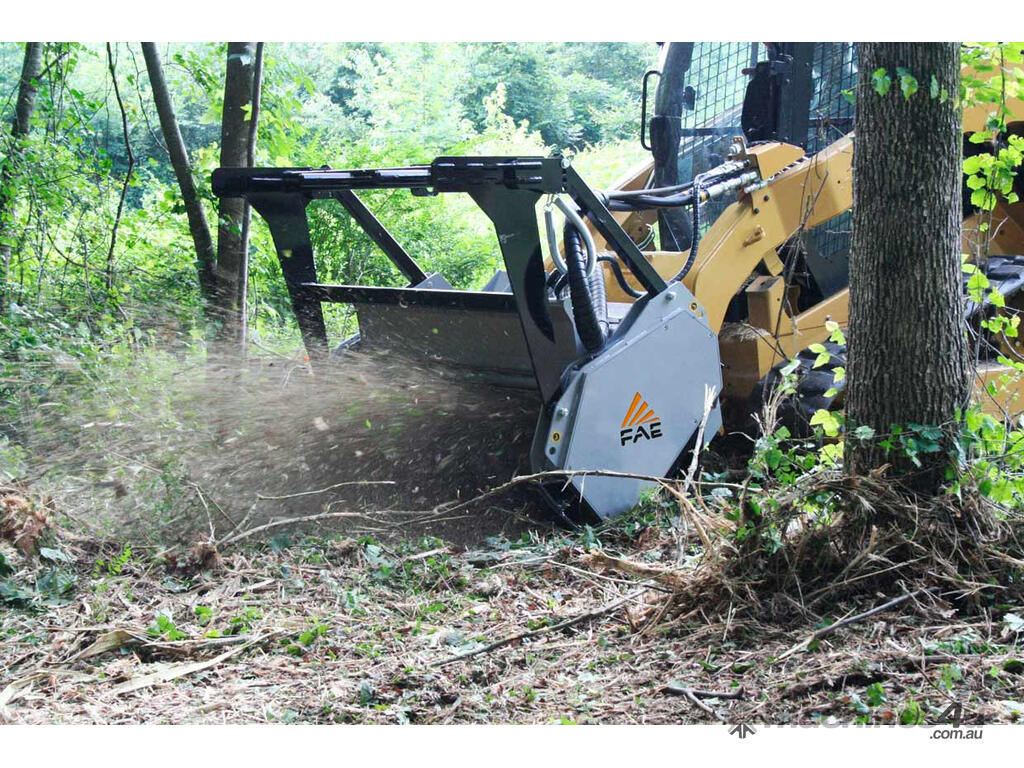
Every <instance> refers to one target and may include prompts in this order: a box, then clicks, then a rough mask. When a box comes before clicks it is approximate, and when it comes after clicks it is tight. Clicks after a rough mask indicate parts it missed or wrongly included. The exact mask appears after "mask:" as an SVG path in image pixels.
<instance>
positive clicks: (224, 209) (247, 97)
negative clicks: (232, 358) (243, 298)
mask: <svg viewBox="0 0 1024 768" xmlns="http://www.w3.org/2000/svg"><path fill="white" fill-rule="evenodd" d="M255 63H256V43H228V60H227V69H226V72H225V75H224V111H223V115H222V116H221V134H220V164H221V167H224V168H244V167H246V166H248V164H249V136H250V121H249V119H248V117H249V114H248V113H249V109H248V107H249V105H250V103H251V102H252V96H253V81H254V77H253V75H254V73H255ZM245 214H246V206H245V201H244V200H242V199H241V198H222V199H221V201H220V209H219V226H218V229H217V281H218V283H219V293H220V297H219V299H218V306H219V309H220V310H221V316H222V322H223V324H222V326H221V330H220V333H219V334H218V336H219V338H220V340H222V341H225V342H236V341H239V342H240V341H241V330H242V312H243V311H244V307H243V306H241V305H240V304H239V296H240V295H244V294H243V293H242V291H243V290H244V289H243V287H242V286H241V285H240V283H241V282H242V276H243V275H244V273H245V264H246V257H247V255H248V254H247V253H246V250H247V249H248V243H247V242H246V237H245V236H246V235H247V227H246V226H245Z"/></svg>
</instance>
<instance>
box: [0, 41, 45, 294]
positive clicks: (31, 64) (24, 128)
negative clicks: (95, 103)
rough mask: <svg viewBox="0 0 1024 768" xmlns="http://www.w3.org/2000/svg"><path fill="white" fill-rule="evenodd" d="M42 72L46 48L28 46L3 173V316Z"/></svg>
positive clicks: (0, 245)
mask: <svg viewBox="0 0 1024 768" xmlns="http://www.w3.org/2000/svg"><path fill="white" fill-rule="evenodd" d="M42 70H43V44H42V43H25V59H24V62H23V63H22V67H21V80H20V81H19V83H18V102H17V105H16V106H15V109H14V121H13V122H12V124H11V145H10V150H9V151H8V153H7V160H6V161H5V162H4V166H3V170H2V171H0V313H3V312H4V311H5V309H6V306H7V279H8V275H9V273H10V268H11V243H10V239H11V227H10V220H11V218H12V217H13V213H14V212H13V210H12V209H13V207H14V197H15V190H14V178H15V173H16V165H17V163H18V162H19V160H20V158H21V151H22V148H23V142H24V138H25V137H26V136H28V132H29V130H30V129H31V127H32V113H33V112H34V111H35V108H36V95H37V94H38V93H39V83H38V81H37V79H38V77H39V75H40V73H41V72H42Z"/></svg>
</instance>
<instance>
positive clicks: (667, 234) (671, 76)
mask: <svg viewBox="0 0 1024 768" xmlns="http://www.w3.org/2000/svg"><path fill="white" fill-rule="evenodd" d="M666 45H668V46H669V48H668V51H666V54H665V62H664V64H662V68H661V77H660V78H658V90H657V92H656V95H655V97H654V117H653V118H651V154H652V155H654V186H655V187H671V186H675V185H676V184H678V183H679V137H680V131H681V128H682V115H683V88H684V86H685V84H686V83H685V80H686V73H687V72H688V71H689V70H690V61H691V59H692V57H693V43H666ZM658 234H659V235H660V237H661V248H662V250H665V251H685V250H686V249H688V248H689V247H690V244H691V241H692V233H691V232H690V220H689V218H688V217H687V216H686V214H684V213H683V212H682V211H681V210H679V209H677V208H667V209H663V210H660V211H658Z"/></svg>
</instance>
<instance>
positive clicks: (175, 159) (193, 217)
mask: <svg viewBox="0 0 1024 768" xmlns="http://www.w3.org/2000/svg"><path fill="white" fill-rule="evenodd" d="M142 55H143V57H144V58H145V59H146V70H147V72H148V73H149V84H150V87H151V88H152V90H153V101H154V102H155V103H156V111H157V115H159V117H160V130H161V132H162V133H163V136H164V142H165V143H166V144H167V152H168V154H169V155H170V156H171V166H172V167H173V168H174V175H175V177H177V179H178V188H179V189H180V190H181V198H182V201H183V202H184V204H185V213H186V215H187V216H188V229H189V232H190V233H191V235H192V242H193V243H194V244H195V249H196V265H197V269H198V273H199V287H200V290H201V292H202V295H203V300H204V301H205V303H206V306H207V310H208V311H210V308H212V307H213V306H214V305H215V302H216V298H217V296H216V291H217V282H216V273H215V267H216V263H217V254H216V251H215V250H214V247H213V238H212V237H211V236H210V227H209V225H208V224H207V222H206V214H205V213H204V212H203V204H202V202H201V201H200V199H199V193H198V191H197V190H196V181H195V177H194V176H193V175H192V164H191V163H190V162H189V159H188V152H187V151H186V149H185V142H184V140H183V139H182V137H181V130H180V129H179V127H178V119H177V117H175V114H174V106H173V104H172V103H171V94H170V92H169V91H168V89H167V80H166V79H165V78H164V70H163V65H162V64H161V63H160V54H159V53H158V52H157V49H156V43H143V44H142Z"/></svg>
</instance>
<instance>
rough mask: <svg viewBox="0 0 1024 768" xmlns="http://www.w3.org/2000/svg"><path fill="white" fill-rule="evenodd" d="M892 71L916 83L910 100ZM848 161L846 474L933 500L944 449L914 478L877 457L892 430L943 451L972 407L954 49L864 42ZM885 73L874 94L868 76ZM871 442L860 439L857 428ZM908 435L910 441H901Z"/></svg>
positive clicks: (889, 456)
mask: <svg viewBox="0 0 1024 768" xmlns="http://www.w3.org/2000/svg"><path fill="white" fill-rule="evenodd" d="M898 68H904V69H905V70H906V71H907V72H909V73H910V74H911V75H912V76H913V77H914V78H916V80H917V83H918V84H919V90H918V91H917V92H916V93H913V94H912V95H910V96H909V97H907V96H905V95H904V93H903V91H902V89H901V76H900V73H899V72H898V71H897V69H898ZM858 69H859V71H860V75H859V81H858V84H857V122H856V143H855V149H854V157H853V199H854V206H853V244H852V250H851V255H850V328H849V334H848V341H849V366H848V371H847V375H848V377H849V385H848V390H847V394H846V433H847V442H846V468H847V471H849V472H850V473H852V474H863V473H865V472H867V471H869V470H871V469H875V468H877V467H880V466H882V465H883V464H891V465H892V466H893V471H894V472H897V473H900V474H903V475H905V480H906V482H907V484H908V485H910V486H911V487H913V488H915V489H916V490H919V491H922V492H933V491H935V490H937V488H938V485H939V483H940V482H941V481H942V478H943V470H944V468H945V466H946V465H947V463H948V454H947V453H946V451H945V450H941V451H938V452H930V453H923V454H920V455H919V459H920V461H921V462H922V464H923V466H922V467H921V468H918V467H916V466H915V465H914V464H912V463H911V462H910V461H909V460H908V458H907V456H906V454H905V452H903V451H901V450H900V445H899V440H896V441H894V442H896V443H897V445H896V447H895V448H894V449H892V450H889V451H887V450H885V449H884V448H883V447H882V446H879V440H880V438H881V437H882V436H884V435H886V434H889V433H890V432H891V431H892V429H893V427H894V426H899V427H900V428H901V429H903V430H906V425H908V424H918V425H929V426H932V425H937V426H942V427H943V429H944V430H945V433H946V435H947V437H946V438H945V445H944V446H943V448H944V449H945V448H948V447H949V439H948V435H950V434H951V432H952V427H953V426H954V421H955V418H956V412H957V409H959V408H962V407H963V406H964V405H965V403H966V402H967V398H968V396H969V379H968V373H967V355H966V339H965V328H964V320H963V287H962V277H961V269H960V250H961V247H960V230H961V225H962V214H961V194H960V189H961V176H962V171H961V159H960V156H961V148H962V138H961V126H960V123H961V115H960V109H959V107H958V106H957V104H956V102H955V100H954V98H944V99H943V98H937V97H933V96H932V95H931V94H930V91H931V90H932V86H933V84H935V85H937V86H938V89H943V90H944V91H945V92H946V93H948V94H951V95H952V96H954V97H955V94H957V93H959V87H960V86H959V82H960V51H959V46H958V44H957V43H861V44H860V49H859V66H858ZM880 69H884V70H885V72H886V73H887V74H888V76H889V77H890V78H891V88H890V90H889V92H888V93H886V94H885V95H881V94H880V93H879V92H878V91H877V90H876V88H875V86H874V84H873V74H875V73H877V71H878V70H880ZM861 426H866V427H870V428H871V429H872V430H874V432H875V437H874V439H871V440H869V439H858V438H857V436H856V432H855V430H856V429H857V428H858V427H861ZM903 434H904V435H906V434H908V433H906V432H904V433H903Z"/></svg>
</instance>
